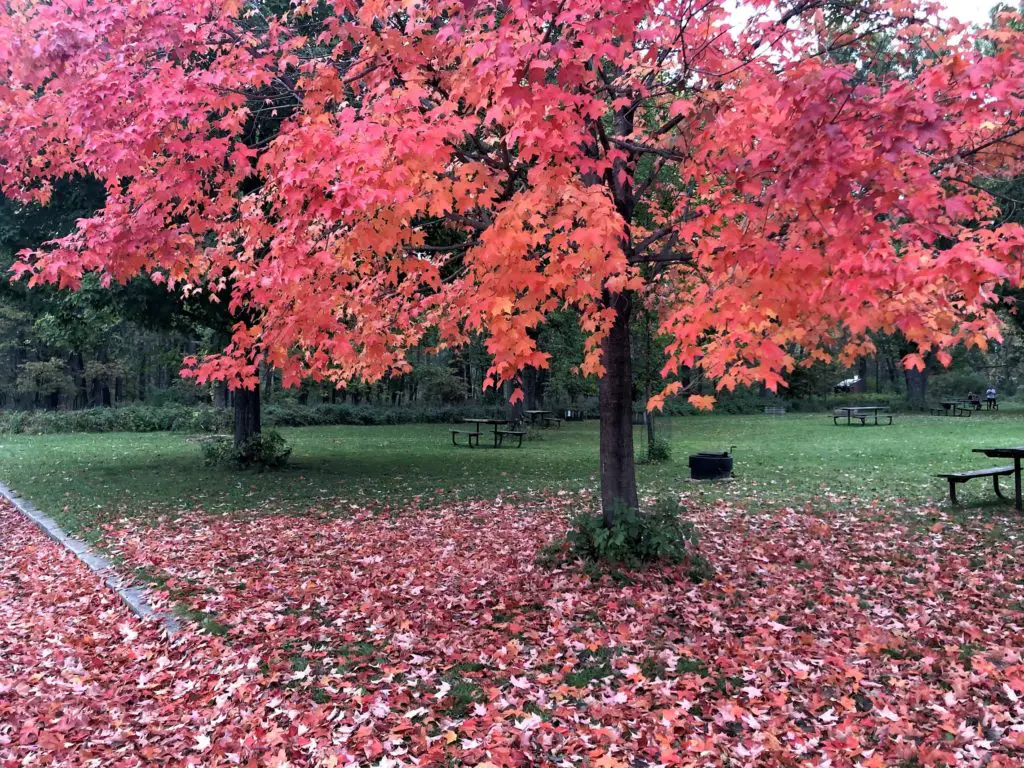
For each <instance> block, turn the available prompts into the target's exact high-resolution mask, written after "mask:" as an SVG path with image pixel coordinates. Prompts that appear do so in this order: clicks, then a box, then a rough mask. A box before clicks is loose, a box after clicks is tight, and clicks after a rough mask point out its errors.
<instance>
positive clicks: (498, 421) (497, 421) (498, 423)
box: [463, 419, 508, 448]
mask: <svg viewBox="0 0 1024 768" xmlns="http://www.w3.org/2000/svg"><path fill="white" fill-rule="evenodd" d="M463 421H464V422H466V423H467V424H475V425H476V433H477V434H478V435H479V434H480V425H481V424H493V425H494V447H495V448H497V447H498V443H499V439H498V427H500V426H501V425H503V424H508V419H463ZM479 444H480V438H477V445H479Z"/></svg>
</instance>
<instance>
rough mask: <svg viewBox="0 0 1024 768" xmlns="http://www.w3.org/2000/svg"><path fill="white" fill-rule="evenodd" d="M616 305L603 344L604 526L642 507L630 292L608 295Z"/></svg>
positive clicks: (602, 441)
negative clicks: (637, 465)
mask: <svg viewBox="0 0 1024 768" xmlns="http://www.w3.org/2000/svg"><path fill="white" fill-rule="evenodd" d="M606 303H608V304H609V306H613V307H614V308H615V310H616V312H615V324H614V325H613V326H612V329H611V332H610V333H609V334H608V336H606V337H605V339H604V343H603V344H602V347H601V351H602V362H603V363H604V368H605V373H604V376H603V377H602V378H601V384H600V390H599V395H600V403H601V507H602V510H603V515H604V524H605V526H608V527H610V526H611V525H612V524H613V523H614V522H615V513H616V511H618V510H619V509H621V508H623V507H625V508H628V509H631V510H634V511H636V510H637V509H638V508H639V504H638V502H637V493H636V468H635V466H634V464H633V367H632V361H631V360H630V340H629V317H630V313H631V311H632V308H633V307H632V305H633V300H632V297H631V296H630V295H629V294H618V295H615V296H613V297H607V296H606Z"/></svg>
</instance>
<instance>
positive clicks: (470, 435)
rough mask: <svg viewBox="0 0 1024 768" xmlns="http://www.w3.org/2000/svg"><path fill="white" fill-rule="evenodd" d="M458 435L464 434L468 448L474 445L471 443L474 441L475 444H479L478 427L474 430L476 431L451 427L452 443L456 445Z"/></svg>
mask: <svg viewBox="0 0 1024 768" xmlns="http://www.w3.org/2000/svg"><path fill="white" fill-rule="evenodd" d="M459 435H465V436H466V445H468V446H469V447H470V448H473V447H474V445H473V444H474V443H476V445H480V430H479V429H478V430H476V431H473V430H471V429H453V430H452V445H458V444H459V443H458V440H457V438H458V436H459Z"/></svg>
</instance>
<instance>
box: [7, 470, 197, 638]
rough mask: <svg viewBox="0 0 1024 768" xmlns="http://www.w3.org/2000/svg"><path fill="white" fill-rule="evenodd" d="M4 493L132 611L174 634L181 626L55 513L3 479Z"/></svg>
mask: <svg viewBox="0 0 1024 768" xmlns="http://www.w3.org/2000/svg"><path fill="white" fill-rule="evenodd" d="M0 496H2V497H3V498H5V499H7V500H8V501H9V502H11V504H13V505H14V506H15V507H17V509H18V511H19V512H21V514H23V515H24V516H25V517H27V518H28V519H29V520H31V521H32V522H33V523H35V524H36V525H38V526H39V527H40V528H42V529H43V531H45V532H46V534H47V535H48V536H49V537H50V538H51V539H53V540H54V541H56V542H58V543H59V544H61V545H63V547H64V548H65V549H67V550H69V551H71V552H73V553H74V555H75V557H77V558H78V559H79V560H81V561H82V562H83V563H85V564H86V566H88V568H89V570H91V571H92V572H93V573H95V574H96V575H97V576H99V577H100V578H101V579H103V583H104V584H106V585H107V586H108V587H110V588H111V589H112V590H114V592H116V593H117V596H118V597H120V598H121V600H122V601H124V604H125V605H127V606H128V608H129V609H130V610H131V612H132V613H134V614H135V615H136V616H138V617H139V618H140V619H156V620H157V621H159V622H160V623H161V624H162V625H163V627H164V629H165V630H167V633H168V634H171V635H173V634H174V633H176V632H178V631H179V630H180V629H181V623H180V622H179V621H178V619H177V618H175V617H174V616H172V615H171V614H169V613H164V612H162V611H157V610H155V609H154V608H153V606H151V605H150V604H149V600H147V599H146V593H145V592H144V591H143V590H142V589H140V588H139V587H132V586H126V585H125V584H124V581H123V580H122V578H121V577H120V575H119V574H118V573H117V571H116V570H115V569H114V566H113V564H112V563H111V562H110V561H109V560H108V559H107V558H105V557H104V556H103V555H101V554H100V553H99V552H97V551H96V550H95V549H93V548H92V547H90V546H89V545H88V544H86V543H85V542H84V541H79V540H78V539H75V538H72V537H71V536H69V535H68V534H67V533H65V532H64V530H63V529H62V528H61V527H60V526H59V525H57V522H56V521H55V520H54V519H53V518H52V517H50V516H49V515H46V514H44V513H43V512H40V511H39V510H38V509H36V507H35V505H34V504H33V503H32V502H31V501H28V500H26V499H23V498H21V497H20V496H18V495H17V494H16V493H15V492H14V491H12V490H11V489H10V488H8V487H7V486H6V485H4V484H3V483H0Z"/></svg>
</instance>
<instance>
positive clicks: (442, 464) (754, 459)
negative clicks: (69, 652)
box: [0, 412, 1024, 537]
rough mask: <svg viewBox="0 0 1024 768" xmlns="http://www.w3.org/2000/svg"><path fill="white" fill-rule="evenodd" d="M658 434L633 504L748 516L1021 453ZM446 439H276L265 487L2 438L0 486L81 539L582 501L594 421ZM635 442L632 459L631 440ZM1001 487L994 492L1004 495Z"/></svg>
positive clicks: (906, 430) (718, 427) (971, 428)
mask: <svg viewBox="0 0 1024 768" xmlns="http://www.w3.org/2000/svg"><path fill="white" fill-rule="evenodd" d="M661 425H662V435H663V436H664V437H666V438H667V439H668V440H669V442H670V443H671V446H672V455H673V458H672V460H671V461H670V462H668V463H664V464H657V465H641V466H640V467H639V470H638V471H639V480H640V484H641V491H642V492H643V493H650V494H654V493H660V492H664V491H668V490H672V491H683V492H686V493H688V494H690V495H692V496H695V497H704V498H718V497H727V498H729V499H732V500H735V501H737V502H740V503H744V504H747V505H750V506H757V507H763V506H766V505H767V506H794V505H802V504H805V503H806V502H807V501H809V500H812V499H815V498H817V499H819V501H820V500H822V499H824V500H825V501H826V502H827V503H831V504H845V503H859V502H862V501H863V502H867V501H871V500H879V501H883V502H887V503H891V504H893V505H900V504H904V503H906V504H920V503H927V502H936V503H938V502H943V500H944V498H945V494H946V484H945V482H943V481H942V480H940V479H937V478H935V477H933V475H934V474H935V473H936V472H940V471H948V470H956V469H968V468H976V467H982V466H988V465H991V464H995V463H999V462H993V461H992V460H989V459H986V458H985V457H983V456H979V455H972V454H971V452H970V451H971V449H972V448H976V447H979V446H984V445H989V444H992V445H1016V444H1021V443H1024V416H1022V415H1021V414H1020V413H1006V412H1004V413H997V414H993V413H986V412H982V413H980V414H975V416H973V417H972V418H969V419H948V418H943V417H932V416H897V417H896V423H895V424H894V425H893V426H885V427H846V426H839V427H837V426H834V425H833V424H832V419H831V417H829V416H827V415H825V414H807V415H804V414H789V415H786V416H784V417H782V418H773V417H767V416H727V415H719V414H711V415H707V416H697V417H685V418H676V419H671V420H662V421H661ZM449 429H450V427H449V426H448V425H444V424H432V425H423V424H417V425H407V426H381V427H311V428H303V429H287V430H282V432H283V434H284V435H285V437H286V438H287V439H288V440H289V441H291V443H292V444H293V446H294V452H293V460H292V462H291V464H290V465H289V467H288V468H286V469H285V470H283V471H280V472H274V473H264V474H260V473H257V472H239V473H232V472H228V471H225V470H221V469H215V468H210V467H206V466H204V465H203V461H202V457H201V454H200V450H199V447H198V446H197V445H196V444H194V443H193V442H190V441H189V440H188V439H187V438H186V437H185V436H183V435H180V434H174V433H151V434H124V433H120V434H77V435H43V436H26V435H3V436H0V479H2V480H3V481H4V482H5V483H7V484H8V485H10V486H11V487H12V488H14V489H15V490H16V491H17V492H19V493H21V494H22V495H24V496H25V497H27V498H29V499H31V500H32V501H34V502H35V503H36V504H37V505H38V506H39V507H40V508H42V509H43V510H45V511H47V512H49V513H50V514H53V515H54V516H55V517H56V518H58V520H59V521H60V522H61V523H62V524H64V525H65V526H67V528H68V529H70V530H74V531H77V532H78V533H80V534H81V535H85V536H87V537H93V536H95V527H96V526H97V525H98V524H102V523H103V522H104V521H107V520H110V519H114V518H118V517H122V516H144V517H150V518H156V517H159V516H160V515H163V514H168V513H170V514H173V513H174V512H176V511H180V510H186V509H194V508H202V509H204V510H206V511H208V512H229V511H240V510H249V511H255V512H276V511H286V512H300V513H301V512H304V511H307V510H310V509H316V510H319V511H323V510H331V509H337V508H338V505H343V504H344V503H345V502H354V503H367V502H372V503H384V504H394V503H401V502H402V501H403V500H408V499H410V498H413V497H417V496H419V497H422V498H423V499H424V500H426V501H427V502H439V503H444V502H449V501H456V500H458V499H462V498H471V497H489V498H490V497H494V496H495V495H497V494H499V493H508V492H517V493H542V492H545V491H554V490H558V489H567V490H576V489H580V488H595V487H596V484H597V471H598V460H597V423H596V422H588V423H573V424H565V425H564V426H563V427H562V429H560V430H554V429H553V430H543V431H538V432H537V437H536V439H528V440H524V442H523V447H522V449H519V450H517V449H514V448H503V449H501V450H494V449H493V448H487V447H480V448H476V449H469V448H465V447H460V448H454V447H452V445H451V443H450V440H449V432H448V430H449ZM636 436H637V441H638V444H639V442H640V440H642V438H643V434H642V431H641V430H640V429H639V428H638V430H637V433H636ZM484 442H486V441H484ZM729 446H736V447H735V457H736V475H737V477H736V479H735V480H734V481H732V482H729V483H711V484H703V483H702V484H698V483H691V482H690V481H689V480H688V479H687V478H688V475H689V472H688V468H687V463H686V456H687V454H689V453H691V452H693V451H697V450H718V449H726V448H728V447H729ZM1009 485H1010V484H1009V483H1006V482H1005V481H1004V489H1005V490H1009ZM962 489H963V492H962V496H961V498H962V501H963V502H964V503H966V504H967V505H973V506H987V505H992V504H993V503H995V497H994V495H993V494H992V490H991V486H990V483H989V482H988V481H987V479H983V480H975V481H973V482H972V483H969V484H967V485H966V486H962ZM835 496H841V497H843V499H842V500H839V499H837V498H835ZM822 503H825V502H822Z"/></svg>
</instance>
